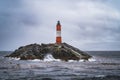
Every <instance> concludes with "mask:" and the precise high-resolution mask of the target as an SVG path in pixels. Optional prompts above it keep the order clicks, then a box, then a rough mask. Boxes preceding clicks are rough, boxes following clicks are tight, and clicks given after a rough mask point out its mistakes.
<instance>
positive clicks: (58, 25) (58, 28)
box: [56, 21, 62, 44]
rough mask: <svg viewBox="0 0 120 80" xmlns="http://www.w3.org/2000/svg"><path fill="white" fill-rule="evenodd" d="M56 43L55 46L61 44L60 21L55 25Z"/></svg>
mask: <svg viewBox="0 0 120 80" xmlns="http://www.w3.org/2000/svg"><path fill="white" fill-rule="evenodd" d="M56 43H57V44H61V43H62V38H61V25H60V21H58V22H57V25H56Z"/></svg>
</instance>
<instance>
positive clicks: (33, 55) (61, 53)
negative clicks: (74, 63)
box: [6, 43, 91, 61]
mask: <svg viewBox="0 0 120 80" xmlns="http://www.w3.org/2000/svg"><path fill="white" fill-rule="evenodd" d="M47 54H51V55H52V56H53V57H54V58H55V59H61V60H63V61H68V60H80V59H84V60H88V59H89V58H91V56H90V55H88V54H87V53H86V52H83V51H81V50H79V49H77V48H75V47H73V46H71V45H69V44H67V43H61V44H55V43H54V44H41V45H39V44H30V45H26V46H22V47H20V48H18V49H17V50H15V51H14V52H13V53H11V54H10V55H7V56H6V57H17V58H20V59H21V60H29V59H30V60H32V59H41V60H43V59H44V57H45V56H46V55H47Z"/></svg>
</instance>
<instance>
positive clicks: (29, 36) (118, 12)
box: [0, 0, 120, 51]
mask: <svg viewBox="0 0 120 80" xmlns="http://www.w3.org/2000/svg"><path fill="white" fill-rule="evenodd" d="M119 3H120V0H0V51H13V50H15V49H17V48H19V47H20V46H25V45H28V44H33V43H38V44H41V43H46V44H47V43H55V38H56V29H55V28H56V23H57V21H58V20H60V22H61V25H62V41H63V42H66V43H68V44H70V45H72V46H75V47H77V48H79V49H81V50H87V51H90V50H120V5H119Z"/></svg>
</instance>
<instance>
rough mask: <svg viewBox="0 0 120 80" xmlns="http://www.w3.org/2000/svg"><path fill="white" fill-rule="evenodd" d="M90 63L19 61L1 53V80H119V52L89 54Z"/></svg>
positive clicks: (92, 52) (49, 59)
mask: <svg viewBox="0 0 120 80" xmlns="http://www.w3.org/2000/svg"><path fill="white" fill-rule="evenodd" d="M86 52H87V53H88V54H89V55H91V56H92V58H91V59H89V60H88V61H84V60H80V61H74V60H69V61H68V62H65V61H61V60H59V59H54V58H53V57H52V55H47V56H46V57H45V59H44V60H38V59H35V60H19V58H7V57H4V56H6V55H8V54H10V53H12V52H11V51H0V80H120V51H86Z"/></svg>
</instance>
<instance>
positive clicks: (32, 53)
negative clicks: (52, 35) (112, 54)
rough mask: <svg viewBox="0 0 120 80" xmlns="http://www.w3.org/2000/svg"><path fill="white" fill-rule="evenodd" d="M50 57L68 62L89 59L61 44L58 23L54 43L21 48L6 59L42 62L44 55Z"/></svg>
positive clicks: (80, 52) (77, 50)
mask: <svg viewBox="0 0 120 80" xmlns="http://www.w3.org/2000/svg"><path fill="white" fill-rule="evenodd" d="M48 54H50V55H52V56H53V58H55V59H60V60H63V61H68V60H81V59H83V60H88V59H89V58H91V56H90V55H88V54H87V53H86V52H83V51H81V50H79V49H77V48H75V47H73V46H71V45H69V44H67V43H62V37H61V24H60V22H59V21H58V23H57V25H56V43H51V44H41V45H40V44H30V45H26V46H22V47H20V48H18V49H17V50H15V51H14V52H13V53H12V54H10V55H7V56H6V57H17V58H20V59H21V60H29V59H30V60H31V59H40V60H44V58H45V56H46V55H48Z"/></svg>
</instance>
